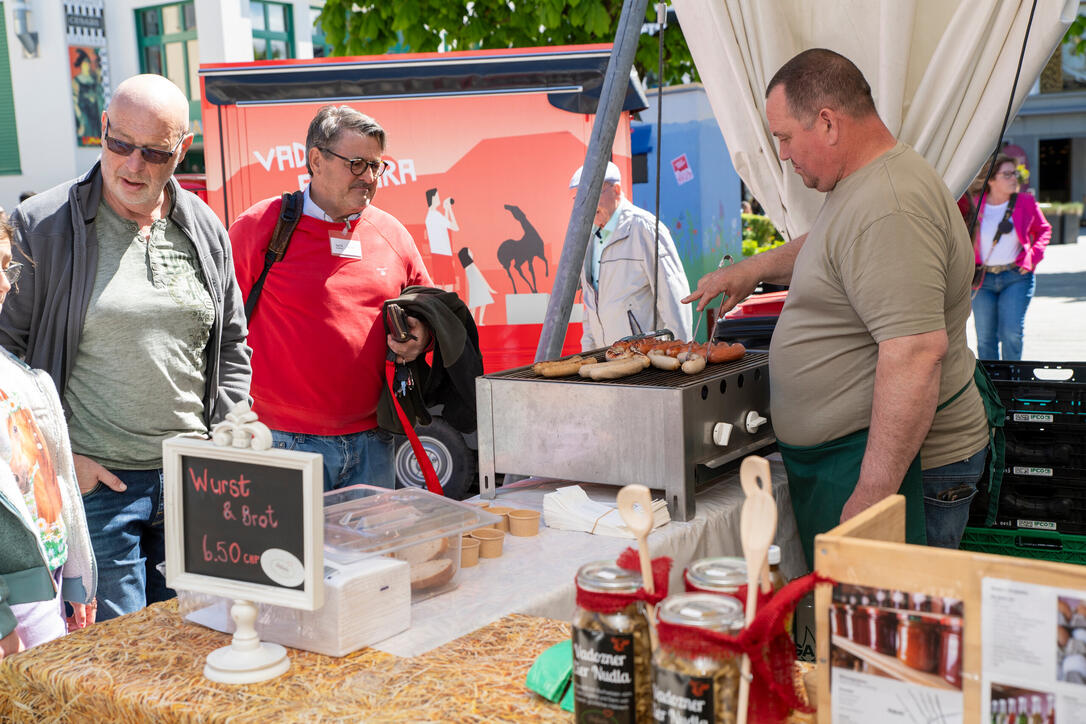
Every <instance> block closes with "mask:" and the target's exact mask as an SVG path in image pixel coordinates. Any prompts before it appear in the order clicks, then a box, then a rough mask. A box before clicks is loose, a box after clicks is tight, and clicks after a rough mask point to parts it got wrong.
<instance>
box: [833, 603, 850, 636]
mask: <svg viewBox="0 0 1086 724" xmlns="http://www.w3.org/2000/svg"><path fill="white" fill-rule="evenodd" d="M851 619H852V606H848V605H846V604H843V603H835V604H833V618H832V619H831V620H830V623H831V624H832V626H833V635H834V636H841V637H843V638H848V628H849V625H850V624H849V622H850V620H851Z"/></svg>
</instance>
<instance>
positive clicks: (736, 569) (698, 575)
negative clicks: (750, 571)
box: [686, 557, 747, 592]
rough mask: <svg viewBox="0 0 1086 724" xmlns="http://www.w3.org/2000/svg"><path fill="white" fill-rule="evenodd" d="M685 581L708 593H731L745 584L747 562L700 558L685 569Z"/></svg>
mask: <svg viewBox="0 0 1086 724" xmlns="http://www.w3.org/2000/svg"><path fill="white" fill-rule="evenodd" d="M686 579H687V580H688V581H689V582H690V583H691V584H693V585H694V586H697V587H698V588H703V589H706V590H709V591H725V592H731V591H734V590H735V589H737V588H738V587H739V586H742V585H744V584H746V582H747V562H746V561H745V560H743V559H742V558H727V557H724V558H702V559H701V560H699V561H694V562H693V563H691V564H690V567H689V568H687V569H686Z"/></svg>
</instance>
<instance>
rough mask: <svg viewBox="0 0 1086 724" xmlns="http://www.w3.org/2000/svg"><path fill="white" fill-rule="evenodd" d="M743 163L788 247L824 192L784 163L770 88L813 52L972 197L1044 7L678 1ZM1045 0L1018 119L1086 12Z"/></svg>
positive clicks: (977, 0) (735, 159)
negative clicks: (862, 89)
mask: <svg viewBox="0 0 1086 724" xmlns="http://www.w3.org/2000/svg"><path fill="white" fill-rule="evenodd" d="M674 5H675V9H676V12H677V13H678V17H679V22H680V23H681V25H682V30H683V35H684V36H685V37H686V41H687V44H688V45H689V47H690V52H691V54H692V55H693V58H694V63H695V64H696V65H697V68H698V72H699V73H700V74H701V79H702V83H703V84H704V86H705V90H706V94H707V95H708V98H709V102H710V105H711V106H712V108H713V113H714V114H715V116H716V119H717V122H718V123H719V124H720V128H721V130H722V132H723V134H724V140H725V141H726V142H727V144H728V150H729V152H730V153H731V157H732V163H733V164H734V166H735V169H736V171H737V172H738V173H739V176H740V177H741V178H742V179H743V181H744V182H745V183H746V184H747V186H748V187H749V188H750V189H751V192H752V193H753V194H754V196H755V198H757V199H758V201H759V202H760V203H761V204H762V206H763V207H764V208H765V210H766V213H767V214H768V215H769V217H770V218H771V219H772V220H773V222H774V223H775V224H776V225H777V227H778V228H780V229H781V230H782V231H784V232H785V235H786V236H787V237H789V238H794V237H796V236H798V235H800V234H803V233H805V232H806V231H807V229H808V228H809V227H810V225H811V223H812V222H813V220H814V218H815V216H816V214H817V213H818V209H819V207H820V206H821V204H822V194H821V193H819V192H817V191H813V190H810V189H807V188H805V187H804V186H803V183H802V181H801V180H800V178H799V176H797V175H796V174H795V173H794V172H793V171H792V169H791V166H790V164H787V163H784V162H781V160H780V159H779V158H778V156H777V147H776V144H775V142H774V140H773V138H772V136H771V135H770V134H769V129H768V126H767V124H766V120H765V87H766V85H767V84H768V83H769V80H770V78H772V77H773V74H774V73H775V72H776V71H777V69H778V68H780V67H781V66H782V65H784V63H785V62H787V61H788V60H789V59H790V58H791V57H792V56H794V55H795V54H796V53H799V52H801V51H803V50H806V49H808V48H814V47H823V48H829V49H830V50H834V51H837V52H838V53H841V54H842V55H844V56H846V57H848V58H849V59H851V60H852V61H853V62H854V63H856V65H857V67H859V69H860V70H861V71H862V72H863V74H864V76H865V77H866V78H867V81H868V82H869V83H870V84H871V89H872V93H873V95H874V98H875V105H876V107H877V108H878V111H879V115H880V116H881V117H882V120H883V121H884V122H885V123H886V125H887V126H888V127H889V129H890V131H891V132H892V133H894V135H896V136H897V137H898V138H899V139H901V140H903V141H905V142H906V143H908V144H909V145H911V146H912V147H913V148H915V149H916V150H917V151H918V152H919V153H921V154H923V156H924V157H925V158H927V159H928V161H929V162H930V163H931V164H932V165H933V166H934V167H935V169H936V170H937V171H938V172H939V173H940V174H942V176H943V179H944V180H945V181H946V183H947V186H949V187H950V190H951V192H953V193H954V194H955V195H958V194H961V193H962V192H963V191H964V190H965V188H966V186H968V185H969V182H970V181H971V180H972V179H973V177H974V176H975V175H976V172H977V170H978V169H979V168H980V166H981V165H982V164H983V163H984V160H985V159H986V158H987V157H988V156H989V155H990V154H991V152H992V150H993V148H994V147H995V143H996V140H997V136H998V134H999V129H1000V127H1001V125H1002V122H1003V116H1004V114H1005V113H1006V110H1007V102H1008V99H1009V97H1010V93H1011V86H1012V84H1013V82H1014V74H1015V70H1016V68H1017V66H1018V58H1019V54H1020V53H1021V51H1022V39H1023V37H1024V34H1025V32H1026V25H1027V21H1028V19H1029V16H1030V10H1031V7H1032V5H1033V0H832V1H825V0H823V1H821V2H818V1H816V0H674ZM1078 7H1079V0H1037V7H1036V11H1035V13H1034V17H1033V24H1032V27H1031V28H1030V32H1029V41H1028V44H1027V46H1026V52H1025V57H1024V60H1023V62H1022V74H1021V79H1020V80H1019V82H1018V89H1017V93H1016V94H1015V99H1014V107H1013V108H1012V111H1011V113H1012V117H1013V114H1014V112H1016V111H1017V110H1018V108H1019V106H1021V104H1022V102H1023V101H1024V100H1025V97H1026V95H1027V94H1028V92H1029V89H1030V87H1031V86H1032V84H1033V82H1034V80H1035V79H1036V78H1037V76H1038V75H1039V74H1040V72H1041V69H1042V68H1043V67H1044V65H1045V63H1046V62H1047V61H1048V58H1049V57H1050V56H1051V54H1052V51H1053V50H1054V49H1055V48H1056V46H1057V45H1058V44H1059V42H1060V40H1061V39H1062V37H1063V34H1064V32H1065V31H1066V29H1067V27H1068V26H1069V25H1070V23H1071V22H1072V21H1073V20H1074V18H1075V16H1076V15H1077V13H1078Z"/></svg>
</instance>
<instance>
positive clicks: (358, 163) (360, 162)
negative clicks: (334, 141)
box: [317, 146, 389, 178]
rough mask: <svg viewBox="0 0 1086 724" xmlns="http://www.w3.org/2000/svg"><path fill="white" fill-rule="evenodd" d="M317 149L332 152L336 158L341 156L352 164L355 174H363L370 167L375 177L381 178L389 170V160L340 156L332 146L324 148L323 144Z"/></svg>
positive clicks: (352, 171)
mask: <svg viewBox="0 0 1086 724" xmlns="http://www.w3.org/2000/svg"><path fill="white" fill-rule="evenodd" d="M317 149H318V150H320V151H324V152H325V153H330V154H332V155H333V156H335V157H336V158H341V159H343V160H344V161H346V162H347V163H349V164H350V165H351V173H353V174H354V175H355V176H361V175H362V174H364V173H366V169H367V168H368V169H369V170H370V171H372V172H373V177H374V178H380V177H381V176H384V175H385V171H387V170H388V167H389V163H388V161H367V160H366V159H364V158H347V157H346V156H340V155H339V154H338V153H336V152H335V151H333V150H332V149H330V148H322V147H321V146H317Z"/></svg>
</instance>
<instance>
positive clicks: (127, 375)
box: [0, 75, 250, 621]
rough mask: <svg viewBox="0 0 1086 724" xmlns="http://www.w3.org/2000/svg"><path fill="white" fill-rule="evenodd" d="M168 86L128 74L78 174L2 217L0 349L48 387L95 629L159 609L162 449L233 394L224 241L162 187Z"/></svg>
mask: <svg viewBox="0 0 1086 724" xmlns="http://www.w3.org/2000/svg"><path fill="white" fill-rule="evenodd" d="M188 109H189V103H188V99H187V98H186V97H185V94H184V93H182V92H181V90H180V89H178V88H177V86H175V85H174V84H173V83H171V82H170V81H169V80H167V79H166V78H163V77H162V76H158V75H139V76H134V77H132V78H129V79H128V80H126V81H124V82H123V83H121V84H120V85H119V86H118V87H117V89H116V90H115V91H114V94H113V97H112V99H111V101H110V104H109V107H108V108H107V109H106V111H105V112H104V113H103V114H102V128H103V129H104V130H103V139H102V141H103V143H102V145H103V148H102V155H101V158H100V160H99V162H98V163H96V164H95V165H94V167H93V168H91V169H90V171H88V172H87V173H86V174H85V175H84V176H82V177H80V178H77V179H74V180H72V181H68V182H66V183H63V184H61V185H59V186H57V187H55V188H53V189H50V190H49V191H45V192H42V193H40V194H37V195H35V196H33V197H32V198H30V199H28V200H26V201H25V202H23V203H22V204H20V205H19V206H18V207H17V208H16V210H15V212H14V213H13V214H12V219H11V221H12V225H13V227H14V239H13V242H14V247H15V249H14V257H15V259H16V260H17V261H21V262H23V273H22V276H21V278H20V279H19V294H17V295H14V296H13V297H11V298H10V299H9V300H8V301H7V302H6V303H5V304H4V306H3V310H2V312H0V345H2V346H3V347H5V348H6V349H8V350H10V351H11V352H12V353H14V354H16V355H18V356H20V357H22V358H23V359H24V360H25V361H26V362H27V363H28V364H30V366H32V367H37V368H41V369H45V370H46V371H48V372H49V373H50V375H51V376H52V377H53V380H54V381H55V382H56V385H57V389H58V391H59V392H60V395H61V400H62V402H63V404H64V410H65V413H66V415H67V417H68V425H69V430H70V436H71V441H72V451H73V453H75V455H74V460H75V473H76V477H77V478H78V483H79V488H80V491H81V492H82V494H83V505H84V508H85V510H86V514H87V522H88V524H89V527H90V531H91V543H92V545H93V547H94V553H95V557H96V558H97V561H98V601H99V606H98V620H99V621H101V620H105V619H109V618H113V617H116V616H119V615H121V614H125V613H130V612H132V611H136V610H138V609H140V608H142V607H143V606H145V605H147V604H148V603H153V602H155V601H160V600H164V599H167V598H171V597H172V595H173V593H172V592H171V591H170V590H169V589H167V588H166V582H165V579H164V578H163V576H162V575H161V574H160V573H159V572H158V571H157V569H156V566H157V564H158V563H160V562H161V561H162V560H163V559H164V557H165V550H164V542H165V541H164V534H163V520H162V518H163V511H162V441H163V440H164V439H166V438H169V437H173V436H174V435H178V434H206V433H207V432H208V430H209V429H210V428H211V426H212V425H214V424H215V423H216V422H218V421H220V420H221V419H222V418H223V417H225V415H226V413H227V412H228V411H229V410H230V408H231V407H233V406H234V405H235V404H236V403H237V402H239V401H241V400H247V399H248V394H249V378H250V368H249V357H250V353H249V349H248V347H247V346H246V344H245V336H246V325H245V314H244V309H243V306H242V301H241V294H240V292H239V291H238V286H237V282H236V281H235V278H234V268H233V262H232V255H231V250H230V240H229V237H228V236H227V234H226V230H225V229H223V227H222V224H220V223H219V220H218V218H217V217H216V216H215V215H214V214H213V213H212V211H211V210H210V209H209V208H208V207H207V206H206V205H205V204H204V203H203V202H201V201H200V200H199V199H198V198H197V197H196V196H194V195H193V194H191V193H189V192H187V191H184V190H182V189H181V187H180V186H179V185H178V183H177V181H176V180H175V179H174V178H173V172H174V169H175V168H176V167H177V164H178V163H180V162H181V160H182V159H183V158H184V157H185V153H186V152H187V151H188V149H189V146H190V145H191V144H192V138H193V135H192V133H191V132H190V131H189V127H188V114H189V110H188Z"/></svg>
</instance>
